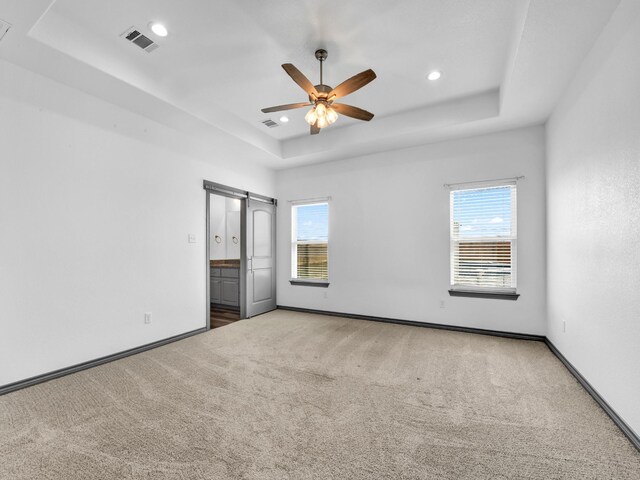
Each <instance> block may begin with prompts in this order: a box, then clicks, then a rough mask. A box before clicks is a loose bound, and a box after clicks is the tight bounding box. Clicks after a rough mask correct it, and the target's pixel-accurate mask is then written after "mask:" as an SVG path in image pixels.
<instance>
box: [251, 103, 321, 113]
mask: <svg viewBox="0 0 640 480" xmlns="http://www.w3.org/2000/svg"><path fill="white" fill-rule="evenodd" d="M311 105H313V104H312V103H309V102H301V103H287V104H286V105H277V106H275V107H269V108H263V109H262V113H271V112H280V111H282V110H293V109H294V108H302V107H310V106H311Z"/></svg>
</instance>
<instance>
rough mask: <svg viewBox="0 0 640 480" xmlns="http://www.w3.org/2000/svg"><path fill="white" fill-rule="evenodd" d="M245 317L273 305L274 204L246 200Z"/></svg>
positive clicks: (274, 305) (274, 280) (263, 311)
mask: <svg viewBox="0 0 640 480" xmlns="http://www.w3.org/2000/svg"><path fill="white" fill-rule="evenodd" d="M246 221H247V229H246V232H247V309H246V316H247V318H249V317H253V316H255V315H260V314H261V313H265V312H268V311H270V310H275V308H276V263H275V259H276V237H275V235H276V206H275V205H273V204H269V203H264V202H261V201H257V200H252V199H251V198H250V199H249V200H248V201H247V216H246Z"/></svg>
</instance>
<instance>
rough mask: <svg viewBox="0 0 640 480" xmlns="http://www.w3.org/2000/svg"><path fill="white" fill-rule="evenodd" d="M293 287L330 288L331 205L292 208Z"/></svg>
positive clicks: (320, 203) (294, 206) (322, 202)
mask: <svg viewBox="0 0 640 480" xmlns="http://www.w3.org/2000/svg"><path fill="white" fill-rule="evenodd" d="M291 227H292V228H291V230H292V231H291V278H292V279H296V280H299V282H293V281H292V283H310V284H312V283H314V282H317V283H318V284H319V285H322V286H326V285H327V280H328V279H329V255H328V246H329V203H328V202H327V201H319V202H315V203H304V204H294V205H293V206H292V207H291Z"/></svg>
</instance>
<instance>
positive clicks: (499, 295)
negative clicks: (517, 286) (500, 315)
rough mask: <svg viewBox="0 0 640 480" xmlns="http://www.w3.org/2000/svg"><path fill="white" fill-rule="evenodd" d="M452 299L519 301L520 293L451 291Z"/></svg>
mask: <svg viewBox="0 0 640 480" xmlns="http://www.w3.org/2000/svg"><path fill="white" fill-rule="evenodd" d="M449 296H451V297H472V298H493V299H494V300H518V297H519V296H520V294H519V293H504V292H474V291H472V290H449Z"/></svg>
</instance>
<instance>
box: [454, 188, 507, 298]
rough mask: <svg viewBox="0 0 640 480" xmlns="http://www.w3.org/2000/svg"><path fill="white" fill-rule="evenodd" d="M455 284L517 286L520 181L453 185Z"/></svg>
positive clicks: (469, 287)
mask: <svg viewBox="0 0 640 480" xmlns="http://www.w3.org/2000/svg"><path fill="white" fill-rule="evenodd" d="M450 207H451V208H450V228H451V288H452V289H454V290H478V291H487V290H489V291H494V290H495V291H506V292H515V289H516V241H517V235H516V184H515V181H513V182H501V183H500V184H494V185H486V184H485V185H483V186H468V187H466V188H464V187H462V186H457V187H456V186H452V187H451V193H450Z"/></svg>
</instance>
